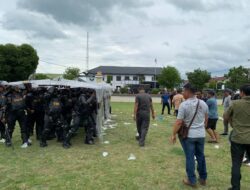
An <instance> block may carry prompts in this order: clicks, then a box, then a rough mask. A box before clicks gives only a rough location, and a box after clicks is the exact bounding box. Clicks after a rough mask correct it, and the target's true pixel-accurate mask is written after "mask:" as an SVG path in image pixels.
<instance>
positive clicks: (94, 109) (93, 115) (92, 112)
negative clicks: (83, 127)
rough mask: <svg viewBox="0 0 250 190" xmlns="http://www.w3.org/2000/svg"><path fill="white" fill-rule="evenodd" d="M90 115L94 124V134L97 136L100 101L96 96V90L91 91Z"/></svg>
mask: <svg viewBox="0 0 250 190" xmlns="http://www.w3.org/2000/svg"><path fill="white" fill-rule="evenodd" d="M89 97H91V98H90V99H89V117H90V122H91V123H90V124H91V125H92V126H93V136H94V137H97V135H98V134H97V133H98V132H97V128H96V118H97V109H98V103H97V98H96V93H95V91H93V92H90V93H89Z"/></svg>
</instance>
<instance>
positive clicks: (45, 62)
mask: <svg viewBox="0 0 250 190" xmlns="http://www.w3.org/2000/svg"><path fill="white" fill-rule="evenodd" d="M40 61H41V62H43V63H47V64H50V65H56V66H60V67H64V68H67V66H65V65H60V64H56V63H51V62H48V61H44V60H40Z"/></svg>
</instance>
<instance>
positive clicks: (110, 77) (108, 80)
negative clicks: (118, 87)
mask: <svg viewBox="0 0 250 190" xmlns="http://www.w3.org/2000/svg"><path fill="white" fill-rule="evenodd" d="M112 80H113V76H111V75H108V76H107V83H109V84H110V83H111V82H112Z"/></svg>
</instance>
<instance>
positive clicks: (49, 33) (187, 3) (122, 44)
mask: <svg viewBox="0 0 250 190" xmlns="http://www.w3.org/2000/svg"><path fill="white" fill-rule="evenodd" d="M249 10H250V1H249V0H237V1H236V0H11V1H0V43H1V44H6V43H15V44H22V43H29V44H31V45H33V46H34V47H35V49H36V50H37V52H38V55H39V57H40V64H39V67H38V69H37V72H42V73H62V72H63V71H64V70H65V67H70V66H71V67H79V68H81V70H85V69H86V33H87V31H88V32H89V34H90V43H89V45H90V49H89V50H90V54H89V56H90V66H89V67H90V68H93V67H96V66H99V65H115V66H142V67H145V66H154V65H155V63H154V60H155V58H157V60H158V63H157V65H158V66H167V65H172V66H175V67H177V68H178V69H179V70H180V72H181V73H182V75H183V76H184V75H185V73H186V72H188V71H192V70H193V69H196V68H202V69H207V70H208V71H209V72H211V73H212V75H214V76H215V75H216V76H220V75H222V74H223V73H225V72H227V70H228V69H229V68H231V67H233V66H238V65H244V66H247V67H250V62H248V61H247V60H248V59H249V58H250V20H249V18H250V11H249Z"/></svg>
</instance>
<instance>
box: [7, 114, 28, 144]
mask: <svg viewBox="0 0 250 190" xmlns="http://www.w3.org/2000/svg"><path fill="white" fill-rule="evenodd" d="M17 121H18V124H19V126H20V129H21V138H22V140H23V143H25V142H27V141H28V133H27V127H26V115H25V112H24V110H17V111H12V112H9V113H8V117H7V123H8V131H9V134H10V138H12V134H13V132H14V129H15V125H16V122H17ZM6 141H7V142H9V141H10V139H6Z"/></svg>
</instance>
